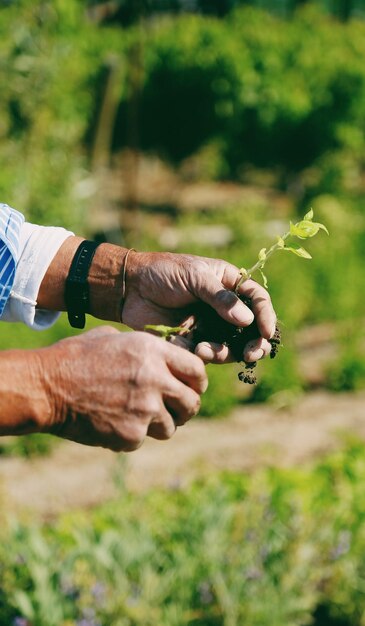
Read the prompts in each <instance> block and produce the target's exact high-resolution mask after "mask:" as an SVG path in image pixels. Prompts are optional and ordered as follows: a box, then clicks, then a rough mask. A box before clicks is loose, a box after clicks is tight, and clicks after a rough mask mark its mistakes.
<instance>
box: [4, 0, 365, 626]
mask: <svg viewBox="0 0 365 626" xmlns="http://www.w3.org/2000/svg"><path fill="white" fill-rule="evenodd" d="M0 94H1V97H0V199H1V201H2V202H7V203H8V204H9V205H11V206H14V207H15V208H17V209H18V210H20V211H22V212H23V213H25V215H26V216H27V219H28V220H29V221H34V222H36V223H41V224H47V225H62V226H66V227H68V228H71V229H73V230H74V232H77V233H78V234H83V235H85V236H87V237H89V238H96V239H98V240H99V241H109V242H113V243H118V244H121V245H124V246H128V247H132V246H133V247H135V248H137V249H139V250H170V251H176V252H190V253H194V254H202V255H205V256H219V257H222V258H225V259H227V260H229V261H231V262H233V263H235V264H236V265H238V266H239V267H241V266H246V267H247V266H250V265H252V264H253V263H254V262H255V260H256V258H257V252H258V250H259V249H260V248H262V247H264V246H269V245H270V244H271V242H272V241H273V240H274V238H275V236H276V235H278V234H282V233H284V232H285V231H286V230H287V225H288V222H289V220H294V221H298V220H299V219H300V217H301V216H303V215H304V213H306V212H307V211H308V210H309V209H310V208H311V207H312V208H313V210H314V215H315V220H318V221H320V222H323V223H325V224H326V226H327V227H328V229H329V231H330V237H327V236H326V235H325V234H324V233H321V234H320V235H318V237H316V239H314V240H310V241H309V242H306V247H307V249H308V250H309V252H310V253H311V254H312V256H313V260H312V261H306V260H303V259H299V258H296V257H294V256H293V257H291V256H290V255H277V257H274V259H273V261H272V262H271V263H270V264H269V265H268V267H267V272H266V273H267V276H268V282H269V290H270V293H271V295H272V299H273V301H274V304H275V308H276V310H277V312H278V316H279V319H280V321H281V327H282V332H283V343H284V346H283V348H282V349H281V351H280V354H279V356H278V357H277V359H276V360H275V362H271V361H268V362H265V363H260V364H259V367H258V379H259V381H258V384H257V385H256V386H254V387H248V386H245V385H242V383H239V381H238V379H237V373H238V371H239V369H240V368H239V366H237V365H230V366H225V367H217V366H216V367H214V366H210V367H209V375H210V387H209V390H208V392H207V393H206V395H205V397H204V399H203V405H202V410H201V415H200V418H199V419H197V420H195V421H194V422H192V423H191V424H189V426H187V427H186V428H185V429H182V430H181V431H179V432H178V433H177V435H176V436H175V438H174V439H173V440H172V441H171V442H168V443H166V444H163V443H162V444H161V443H156V442H153V441H149V442H146V444H145V445H144V446H143V448H142V449H141V450H139V451H137V452H136V453H133V455H131V456H127V457H124V456H120V457H117V456H115V455H113V454H111V453H109V452H106V451H103V450H90V449H88V448H83V447H81V446H77V445H76V444H71V443H66V442H59V441H58V440H55V439H52V438H51V437H48V436H46V435H39V436H27V437H22V438H4V439H2V441H1V442H0V444H1V445H0V478H1V496H0V499H1V513H0V516H1V521H2V524H1V525H0V535H1V538H2V541H1V542H0V546H1V547H0V625H4V626H9V625H14V626H142V625H143V626H185V625H186V626H284V625H285V626H301V625H305V624H314V625H315V626H364V625H365V557H364V553H365V446H364V438H365V391H364V389H365V330H364V321H365V299H364V287H365V280H364V264H365V0H317V1H315V0H313V1H310V0H276V1H275V2H274V1H273V0H272V1H270V0H252V1H250V0H155V1H153V0H109V1H100V2H92V1H90V2H87V0H54V1H53V2H47V1H43V2H42V1H40V0H19V1H17V0H13V1H12V0H2V1H0ZM97 324H98V322H97V321H95V320H89V321H88V328H91V327H92V326H94V325H97ZM72 332H75V331H72V330H71V329H70V328H69V327H68V323H67V320H66V319H65V318H64V317H61V318H60V320H59V322H58V323H57V324H56V325H55V326H54V327H53V328H52V329H50V330H48V331H46V332H42V333H36V332H34V331H30V330H29V329H27V328H25V327H22V326H20V325H19V326H14V325H12V326H9V325H8V324H4V323H3V324H1V325H0V341H1V345H2V348H3V349H7V348H16V347H28V348H32V347H38V346H44V345H48V344H50V343H53V342H54V341H56V340H58V339H60V338H62V337H65V336H67V335H70V334H72Z"/></svg>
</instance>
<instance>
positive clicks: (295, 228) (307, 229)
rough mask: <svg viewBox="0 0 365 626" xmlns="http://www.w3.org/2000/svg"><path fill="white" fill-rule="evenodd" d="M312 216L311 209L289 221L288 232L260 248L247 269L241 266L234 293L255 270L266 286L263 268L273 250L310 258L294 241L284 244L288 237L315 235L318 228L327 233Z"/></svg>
mask: <svg viewBox="0 0 365 626" xmlns="http://www.w3.org/2000/svg"><path fill="white" fill-rule="evenodd" d="M313 217H314V214H313V209H311V210H310V211H309V212H308V213H306V214H305V216H304V217H303V219H302V220H301V221H300V222H297V223H296V224H293V222H290V227H289V230H288V232H286V233H284V235H281V236H278V237H277V242H276V243H274V244H273V245H272V246H271V248H269V249H267V248H261V250H260V252H259V254H258V260H257V261H256V263H255V264H254V265H253V266H252V267H250V268H249V269H245V268H244V267H241V269H240V274H241V278H240V280H239V281H238V283H237V286H236V293H238V290H239V288H240V286H241V285H242V283H244V281H245V280H247V279H248V278H251V276H252V274H254V273H255V272H257V271H258V272H260V274H261V277H262V280H263V283H264V287H265V288H267V287H268V283H267V278H266V276H265V274H264V272H263V269H264V267H265V265H266V263H267V261H268V259H269V258H270V257H271V256H272V255H273V254H274V253H275V252H280V251H286V252H292V253H293V254H296V256H300V257H302V259H311V258H312V257H311V255H310V254H309V252H307V250H305V249H304V248H303V247H302V246H298V245H297V244H295V243H291V245H289V246H288V245H286V241H287V240H288V239H289V238H290V237H292V238H293V237H297V238H298V239H309V238H310V237H314V236H315V235H317V233H318V232H319V231H320V230H324V231H325V232H326V233H327V235H328V234H329V232H328V230H327V228H326V227H325V226H324V224H320V223H319V222H313Z"/></svg>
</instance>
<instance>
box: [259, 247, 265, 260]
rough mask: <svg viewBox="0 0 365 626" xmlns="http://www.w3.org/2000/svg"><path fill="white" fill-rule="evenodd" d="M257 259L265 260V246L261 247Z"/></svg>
mask: <svg viewBox="0 0 365 626" xmlns="http://www.w3.org/2000/svg"><path fill="white" fill-rule="evenodd" d="M259 261H266V248H261V250H260V252H259Z"/></svg>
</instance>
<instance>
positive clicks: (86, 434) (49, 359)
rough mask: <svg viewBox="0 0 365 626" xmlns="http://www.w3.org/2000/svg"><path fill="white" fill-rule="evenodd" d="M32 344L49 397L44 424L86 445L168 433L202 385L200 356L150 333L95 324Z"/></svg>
mask: <svg viewBox="0 0 365 626" xmlns="http://www.w3.org/2000/svg"><path fill="white" fill-rule="evenodd" d="M37 352H38V358H39V361H40V365H41V370H42V378H43V387H44V389H45V391H46V394H47V397H48V398H49V402H50V405H51V406H50V411H49V415H50V416H51V417H50V418H48V419H47V423H46V424H44V426H43V428H42V430H43V431H44V432H50V433H53V434H55V435H58V436H60V437H63V438H65V439H71V440H73V441H76V442H79V443H83V444H86V445H91V446H102V447H105V448H110V449H111V450H115V451H121V450H123V451H131V450H135V449H136V448H138V447H139V446H140V445H141V444H142V442H143V440H144V438H145V436H146V435H149V436H151V437H154V438H155V439H168V438H169V437H171V436H172V435H173V434H174V432H175V430H176V427H177V426H181V425H182V424H184V423H185V422H186V421H187V420H189V419H190V418H191V417H192V416H193V415H195V414H196V413H197V412H198V410H199V407H200V395H201V394H202V393H203V392H204V391H205V390H206V388H207V376H206V373H205V368H204V365H203V362H202V361H201V359H199V358H198V357H197V356H195V355H193V354H191V353H189V352H187V351H186V350H183V349H182V348H179V347H177V346H174V345H171V344H169V343H168V342H165V341H162V340H161V339H159V338H157V337H154V336H152V335H150V334H148V333H120V332H118V331H117V330H116V329H114V328H111V327H101V328H98V329H95V330H92V331H89V332H87V333H84V334H82V335H80V336H78V337H72V338H68V339H64V340H62V341H60V342H58V343H57V344H54V345H52V346H50V347H48V348H43V349H41V350H39V351H37Z"/></svg>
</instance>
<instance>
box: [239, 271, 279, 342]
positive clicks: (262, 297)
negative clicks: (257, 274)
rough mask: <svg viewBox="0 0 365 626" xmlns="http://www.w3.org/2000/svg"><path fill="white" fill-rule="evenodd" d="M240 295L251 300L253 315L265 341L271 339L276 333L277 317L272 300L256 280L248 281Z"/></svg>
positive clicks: (243, 284) (241, 287)
mask: <svg viewBox="0 0 365 626" xmlns="http://www.w3.org/2000/svg"><path fill="white" fill-rule="evenodd" d="M239 293H240V294H242V295H243V296H246V298H250V300H251V306H252V311H253V314H254V316H255V318H256V322H257V326H258V329H259V331H260V333H261V335H262V337H265V339H270V338H271V337H273V335H274V333H275V327H276V315H275V311H274V308H273V305H272V302H271V298H270V296H269V294H268V292H267V291H266V289H264V287H262V286H261V285H259V284H258V283H256V282H255V281H254V280H252V279H249V280H246V281H245V282H244V283H242V285H241V286H240V288H239Z"/></svg>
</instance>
